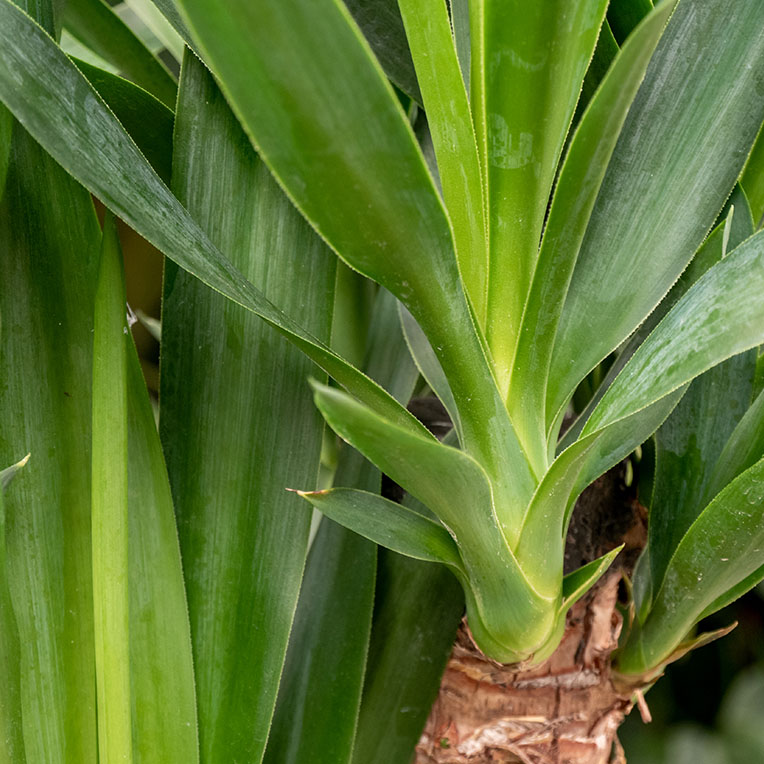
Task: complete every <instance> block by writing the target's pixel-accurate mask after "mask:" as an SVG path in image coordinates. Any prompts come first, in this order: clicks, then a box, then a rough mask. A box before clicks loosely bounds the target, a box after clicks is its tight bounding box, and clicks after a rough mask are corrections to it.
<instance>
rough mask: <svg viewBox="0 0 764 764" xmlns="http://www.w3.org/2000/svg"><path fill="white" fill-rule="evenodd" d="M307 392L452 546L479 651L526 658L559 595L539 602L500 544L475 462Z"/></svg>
mask: <svg viewBox="0 0 764 764" xmlns="http://www.w3.org/2000/svg"><path fill="white" fill-rule="evenodd" d="M313 387H314V389H315V400H316V405H317V406H318V408H319V409H320V411H321V413H322V414H323V415H324V418H325V419H326V421H327V422H328V424H329V426H330V427H331V428H332V429H333V430H334V431H335V432H336V433H337V434H338V435H339V436H340V437H341V438H343V440H346V441H347V442H348V443H350V444H351V445H352V446H353V447H354V448H357V449H358V450H359V451H361V453H363V454H364V456H366V457H367V458H368V459H369V460H370V461H372V462H373V463H374V464H375V465H376V466H377V467H378V468H379V469H380V470H382V471H383V472H384V473H385V474H387V475H389V476H390V477H391V478H392V479H393V480H395V481H396V482H397V483H398V484H399V485H401V486H402V487H403V488H404V490H406V491H408V492H409V493H410V494H411V495H412V496H414V497H415V498H417V499H419V500H420V501H421V502H422V503H423V504H425V506H427V507H428V508H429V509H430V510H431V511H433V512H434V513H435V514H436V515H437V516H438V518H439V519H440V520H441V522H442V523H443V524H444V525H445V526H446V528H447V529H448V530H449V532H450V533H451V534H452V535H453V536H454V538H455V539H456V542H457V544H458V546H459V549H460V552H461V556H462V559H463V561H464V568H465V570H466V572H467V577H468V582H466V581H463V584H464V585H465V586H468V587H469V588H468V590H467V592H466V594H467V595H468V598H470V597H472V598H471V599H470V601H469V604H468V612H469V617H470V628H471V629H472V633H473V636H474V637H475V640H476V642H477V643H478V645H479V646H480V647H481V649H483V651H484V652H486V653H487V654H490V655H492V657H494V658H495V659H496V660H503V661H504V662H508V661H512V660H517V659H518V656H521V655H522V656H524V657H528V656H529V655H530V654H532V653H533V651H534V650H535V648H536V647H537V646H539V645H540V644H542V643H543V642H544V641H545V639H546V637H547V636H548V630H549V629H550V628H551V622H552V620H553V618H554V612H553V605H552V601H553V600H554V599H555V597H556V594H557V592H555V594H554V595H552V596H551V597H550V596H544V595H540V594H539V593H538V592H537V591H536V590H535V589H534V587H533V585H532V584H531V583H529V581H528V580H527V579H526V577H525V574H524V572H523V571H522V570H521V569H520V567H519V566H518V564H517V561H516V560H515V557H514V555H513V553H512V551H511V549H510V546H509V545H508V544H507V542H506V541H505V538H504V535H503V533H502V530H501V529H500V526H499V524H498V521H497V519H496V514H495V513H494V508H493V497H492V495H491V488H490V485H489V483H488V481H487V479H486V476H485V473H484V472H483V470H482V469H481V468H480V466H479V465H478V464H477V462H475V461H474V459H472V458H471V457H470V456H469V455H468V454H466V453H464V452H463V451H458V450H457V449H455V448H452V447H450V446H446V445H444V444H442V443H439V442H437V441H436V440H434V439H432V438H424V437H422V436H420V435H415V434H414V433H410V432H407V431H406V430H403V429H402V428H400V427H398V426H396V425H394V424H392V423H391V422H389V421H386V420H384V419H382V418H381V417H379V416H378V415H376V414H375V413H374V412H372V411H371V410H369V409H368V408H366V407H364V406H363V405H362V404H360V403H358V402H357V401H355V400H353V399H352V398H350V397H349V396H348V395H346V394H345V393H342V392H341V391H339V390H336V389H334V388H329V387H326V386H323V385H319V384H317V383H314V385H313ZM465 507H470V511H469V512H465V511H464V508H465ZM510 530H511V529H510ZM473 591H474V592H475V595H474V596H472V592H473ZM508 597H512V598H513V601H514V602H515V607H514V608H512V610H511V611H508V610H507V609H506V608H504V607H503V606H502V605H501V603H504V602H506V600H507V598H508Z"/></svg>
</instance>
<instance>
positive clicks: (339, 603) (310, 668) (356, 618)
mask: <svg viewBox="0 0 764 764" xmlns="http://www.w3.org/2000/svg"><path fill="white" fill-rule="evenodd" d="M371 471H372V472H375V473H376V470H374V469H373V468H372V469H371ZM377 476H378V473H377ZM297 511H299V510H297ZM303 511H304V510H303ZM375 562H376V547H375V546H374V545H373V544H370V543H369V542H368V541H366V540H365V539H361V538H360V537H358V536H357V535H355V534H354V533H351V532H349V531H347V530H346V529H345V528H343V527H342V526H340V525H337V524H335V523H333V522H331V521H329V520H324V521H322V523H321V525H320V527H319V529H318V533H317V534H316V538H315V540H314V541H313V544H312V546H311V548H310V555H309V557H308V570H307V571H306V576H305V579H304V581H303V585H302V590H301V592H300V602H299V604H298V608H297V615H296V616H295V622H294V626H293V627H292V632H291V634H290V637H289V651H290V652H289V655H288V658H287V662H286V666H285V669H284V674H283V676H282V678H281V683H280V688H279V700H278V705H277V706H276V714H275V716H274V720H273V726H272V728H271V732H270V736H269V738H268V748H267V749H266V753H265V759H264V761H265V763H266V764H288V763H289V762H304V761H311V762H315V763H316V764H321V763H322V762H326V764H342V763H343V762H348V761H349V760H350V755H351V753H352V750H353V738H354V735H355V725H356V719H357V715H358V706H359V704H360V700H361V688H362V685H363V674H364V668H365V663H366V652H367V650H368V646H369V632H370V630H371V614H372V604H373V599H374V578H375ZM327 584H329V585H327Z"/></svg>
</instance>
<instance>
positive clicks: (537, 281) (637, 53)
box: [508, 2, 673, 465]
mask: <svg viewBox="0 0 764 764" xmlns="http://www.w3.org/2000/svg"><path fill="white" fill-rule="evenodd" d="M672 8H673V3H672V2H668V3H663V4H661V5H660V6H659V7H658V8H657V9H656V10H655V11H653V13H652V15H651V16H650V18H649V19H648V20H647V21H646V22H645V23H644V24H643V25H642V26H641V27H640V29H639V30H638V31H637V32H636V33H635V34H634V36H633V37H632V38H631V39H630V40H629V41H628V43H627V44H626V45H625V46H624V48H623V50H622V51H621V52H620V53H619V54H618V55H617V57H616V59H615V61H614V62H613V65H612V67H611V68H610V70H609V71H608V73H607V75H606V76H605V79H604V80H603V82H602V83H601V85H600V87H599V89H598V90H597V93H596V95H595V96H594V98H593V99H592V101H591V102H590V104H589V107H588V108H587V110H586V112H585V113H584V116H583V117H582V119H581V122H580V123H579V126H578V128H577V130H576V132H575V135H574V137H573V140H572V142H571V145H570V148H569V150H568V154H567V156H566V159H565V163H564V164H563V167H562V171H561V173H560V178H559V181H558V183H557V190H556V191H555V194H554V199H553V201H552V207H551V210H550V213H549V220H548V222H547V226H546V230H545V232H544V238H543V240H542V243H541V251H540V254H539V259H538V263H537V265H536V270H535V273H534V274H533V283H532V285H531V289H530V293H529V294H528V301H527V303H526V306H525V313H524V315H523V320H522V330H521V333H520V336H519V338H518V346H517V355H516V357H515V363H514V371H513V374H512V380H511V384H510V390H509V397H508V406H509V411H510V414H511V415H512V421H513V423H514V425H515V427H516V429H517V431H518V434H519V435H520V437H521V439H522V440H523V441H524V443H525V444H526V450H527V452H528V453H529V454H531V455H532V458H533V459H534V461H535V463H536V464H538V465H545V463H546V450H547V449H546V426H545V418H544V405H545V397H546V380H547V375H548V373H549V366H550V364H551V359H552V348H553V345H554V337H555V334H556V332H557V324H558V321H559V318H560V315H561V313H562V306H563V302H564V299H565V293H566V292H567V289H568V285H569V283H570V279H571V276H572V274H573V269H574V267H575V264H576V259H577V256H578V252H579V249H580V247H581V242H582V241H583V238H584V234H585V232H586V227H587V225H588V222H589V218H590V216H591V213H592V210H593V208H594V204H595V200H596V198H597V193H598V191H599V188H600V185H601V184H602V179H603V178H604V176H605V170H606V168H607V165H608V162H609V161H610V157H611V155H612V153H613V150H614V148H615V145H616V140H617V139H618V135H619V133H620V130H621V127H622V125H623V123H624V120H625V119H626V114H627V112H628V110H629V106H630V105H631V102H632V100H633V98H634V95H635V94H636V92H637V89H638V88H639V85H640V83H641V82H642V79H643V77H644V73H645V70H646V68H647V65H648V62H649V61H650V56H651V55H652V52H653V50H654V49H655V46H656V44H657V43H658V39H659V37H660V34H661V32H662V31H663V27H664V26H665V23H666V21H667V19H668V17H669V15H670V13H671V10H672Z"/></svg>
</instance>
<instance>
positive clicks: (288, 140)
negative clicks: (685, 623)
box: [181, 0, 535, 523]
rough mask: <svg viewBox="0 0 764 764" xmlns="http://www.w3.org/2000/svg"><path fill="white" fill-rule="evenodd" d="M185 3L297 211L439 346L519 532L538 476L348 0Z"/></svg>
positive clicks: (411, 146) (466, 420) (427, 182)
mask: <svg viewBox="0 0 764 764" xmlns="http://www.w3.org/2000/svg"><path fill="white" fill-rule="evenodd" d="M181 5H182V7H183V9H184V11H185V12H186V14H187V15H188V17H189V20H190V23H191V27H192V30H193V31H194V33H195V36H196V37H197V38H198V39H199V41H200V44H201V47H202V50H203V52H204V53H205V54H206V56H205V57H206V59H207V60H208V61H209V62H210V63H211V65H212V67H213V69H214V70H215V72H216V74H217V75H218V77H219V79H220V80H221V82H222V87H223V91H224V93H225V94H226V97H227V98H228V100H229V102H230V103H231V104H232V108H233V110H234V112H235V113H236V114H237V116H238V117H239V118H240V120H241V122H242V124H243V125H244V128H245V130H247V132H248V134H249V135H250V137H251V138H252V140H253V142H254V144H255V145H256V146H257V147H258V149H259V150H260V151H261V154H262V156H263V159H264V160H265V161H266V163H268V165H269V166H270V168H271V170H272V171H273V173H274V175H275V176H276V177H277V178H278V180H279V182H280V183H281V185H282V186H283V187H284V188H285V189H286V191H287V193H288V194H289V195H290V197H291V198H292V200H293V202H294V203H295V204H296V206H297V207H298V208H299V209H300V210H301V212H302V213H303V214H304V215H305V217H306V218H307V219H308V220H309V221H311V223H312V225H313V226H314V227H315V228H316V230H317V231H318V232H319V233H320V234H321V235H322V236H323V237H324V238H325V239H326V241H327V242H328V243H329V244H330V245H331V246H332V247H333V248H334V249H335V250H336V251H337V252H338V253H339V254H340V255H341V256H342V257H343V258H344V259H345V260H346V261H347V262H348V263H349V264H350V265H351V266H352V267H353V268H355V269H356V270H358V271H360V272H361V273H363V274H364V275H365V276H368V277H369V278H372V279H374V280H375V281H377V282H378V283H380V284H382V285H383V286H384V287H385V288H387V289H389V290H390V291H391V292H392V293H393V294H394V295H395V296H396V297H398V299H399V300H401V302H403V303H404V305H406V307H407V308H408V309H409V310H410V311H411V313H412V314H413V315H414V317H415V318H416V320H417V321H418V322H419V325H420V326H421V327H422V329H423V330H424V332H425V333H426V335H427V336H428V338H429V339H430V342H431V343H432V346H433V349H434V350H435V352H436V354H437V355H438V358H439V360H440V362H441V365H442V366H443V370H444V371H445V373H446V374H447V376H448V378H449V383H450V385H451V389H452V391H453V394H454V398H455V400H456V403H457V405H458V406H459V409H460V412H461V418H462V424H463V430H464V435H465V449H466V450H469V451H470V452H471V453H472V454H473V455H475V456H476V457H477V458H479V460H480V462H481V465H482V466H483V467H484V468H485V470H486V471H487V472H488V474H489V475H490V477H491V480H492V481H493V485H494V488H495V491H496V493H497V494H500V495H501V496H502V497H504V496H506V497H507V498H506V502H505V503H506V504H507V510H506V511H507V513H508V515H509V517H510V520H509V522H515V523H516V522H517V521H518V520H519V518H520V516H521V514H522V507H524V505H525V501H526V500H527V498H528V497H529V496H530V493H531V492H532V489H533V485H534V482H535V481H534V477H533V475H532V473H531V471H530V469H529V468H528V465H527V462H526V459H525V457H524V455H523V453H522V450H521V448H520V446H519V443H518V442H517V438H516V437H515V434H514V432H513V430H512V426H511V423H510V421H509V418H508V417H507V415H506V410H505V408H504V405H503V403H502V400H501V398H500V396H499V395H498V393H497V391H496V388H495V383H494V379H493V377H492V375H491V370H490V367H489V364H488V361H487V359H486V355H485V350H484V347H483V344H482V342H481V337H480V335H479V332H478V331H476V329H475V327H474V323H473V318H472V314H471V312H470V309H469V305H468V303H467V299H466V297H465V295H464V293H463V290H462V285H461V282H460V278H459V272H458V267H457V263H456V257H455V255H454V251H453V245H452V240H451V230H450V225H449V221H448V219H447V217H446V214H445V210H444V209H443V205H442V202H441V200H440V197H439V196H438V193H437V191H436V189H435V186H434V184H433V180H432V178H431V177H430V175H429V173H428V171H427V168H426V166H425V164H424V161H423V157H422V153H421V151H420V149H419V146H418V145H417V143H416V139H415V137H414V134H413V132H412V130H411V128H410V126H409V123H408V121H407V119H406V117H405V115H404V113H403V111H402V109H401V107H400V104H399V103H398V101H397V98H396V96H395V94H394V93H393V91H392V88H391V87H390V86H389V83H388V82H387V81H386V80H385V78H384V76H383V74H382V72H381V70H380V69H379V66H378V64H377V63H376V62H375V60H374V59H373V57H372V56H371V54H370V51H369V50H368V47H367V46H366V45H365V43H364V41H363V39H362V38H361V37H360V34H359V31H358V29H357V28H356V27H355V25H354V24H353V23H352V19H351V18H349V16H348V13H347V11H346V10H345V9H344V7H343V6H342V5H341V4H340V3H338V2H336V0H322V2H319V3H311V4H305V3H303V2H301V0H265V2H264V3H261V4H260V5H258V6H257V7H255V6H253V5H251V4H250V3H248V2H246V1H245V0H236V2H230V0H225V2H224V1H223V0H205V1H204V2H200V0H184V1H183V2H182V3H181ZM266 11H267V12H266ZM326 39H331V40H332V41H333V43H332V45H331V46H327V45H325V44H324V40H326ZM295 51H300V55H299V56H297V55H294V52H295ZM340 51H341V53H340ZM338 92H340V93H341V94H342V95H341V97H339V98H338V96H337V93H338ZM359 220H363V221H364V224H363V225H362V226H361V225H358V221H359ZM412 252H414V253H416V256H415V257H412ZM327 370H328V371H329V373H330V374H331V375H332V376H334V378H335V379H337V380H338V381H339V382H340V383H341V384H344V383H343V382H342V380H341V379H340V378H338V377H337V375H336V373H335V372H334V371H332V370H331V369H327ZM478 391H480V393H478ZM385 416H386V417H387V418H390V417H389V415H386V414H385ZM502 511H503V510H502Z"/></svg>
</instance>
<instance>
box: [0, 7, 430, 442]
mask: <svg viewBox="0 0 764 764" xmlns="http://www.w3.org/2000/svg"><path fill="white" fill-rule="evenodd" d="M0 43H1V44H2V46H3V50H4V56H3V58H2V60H0V98H1V99H2V100H3V101H5V102H6V103H7V105H8V106H9V108H10V109H11V111H13V112H14V114H16V116H17V117H18V118H20V120H21V121H22V122H23V123H24V125H25V126H26V127H27V129H29V130H30V131H31V132H32V133H33V134H34V136H35V137H36V138H37V140H39V141H40V142H41V143H42V144H43V146H44V147H45V149H46V150H47V151H48V152H49V153H50V154H51V155H52V156H53V157H54V158H55V159H56V160H57V161H58V162H60V164H61V165H62V166H63V167H64V168H65V169H66V170H68V171H69V172H70V173H71V174H72V175H74V176H75V177H76V178H77V179H78V180H79V181H80V182H82V183H83V185H84V186H85V187H86V188H88V189H90V190H91V191H92V192H93V193H95V194H96V195H97V196H98V197H99V198H100V199H101V200H102V201H103V202H104V203H105V204H106V206H107V207H109V208H110V209H112V210H113V211H114V212H116V213H117V214H118V215H119V216H120V217H121V218H122V219H123V220H124V221H125V222H127V223H128V224H129V225H130V226H131V227H132V228H133V229H134V230H135V231H137V232H138V233H140V234H141V235H142V236H143V237H144V238H145V239H147V240H148V241H150V242H151V243H152V244H154V245H155V246H156V247H158V248H159V249H160V250H162V251H163V252H164V253H165V254H167V255H168V257H171V259H174V261H175V262H177V263H179V264H180V265H182V267H183V268H184V269H185V270H187V271H188V272H190V273H193V274H194V275H196V276H198V277H199V278H200V279H201V280H202V281H204V282H205V283H206V284H208V285H209V286H211V287H212V288H213V289H215V290H217V291H219V292H221V293H223V294H225V295H226V297H228V298H229V299H231V300H232V301H233V302H236V303H238V304H240V305H243V306H244V307H246V308H247V309H248V310H250V311H252V312H254V313H256V314H257V315H259V316H260V317H261V318H263V319H264V320H265V321H266V322H268V323H269V324H270V325H271V326H273V327H275V328H277V330H278V331H280V332H281V333H283V334H284V335H285V336H287V337H288V338H289V339H290V340H291V341H292V342H294V343H295V344H296V345H297V346H298V347H299V348H300V349H301V350H302V351H303V352H304V353H306V354H307V355H309V356H310V357H311V358H312V359H313V360H315V361H316V362H317V363H318V364H319V365H322V367H326V370H327V371H328V372H329V373H330V374H331V375H332V377H334V379H336V380H337V381H338V382H339V383H340V384H342V385H344V386H346V387H347V388H348V389H349V390H351V391H353V393H354V394H356V395H358V396H359V398H361V399H362V400H365V401H366V402H367V403H369V405H372V406H376V407H378V408H379V410H380V411H381V412H384V413H385V416H387V417H389V418H391V419H393V420H395V421H398V422H399V423H401V424H403V425H404V426H407V427H411V428H413V429H415V430H418V431H420V432H425V430H424V428H423V427H422V426H421V425H419V424H418V423H417V422H416V420H415V419H414V417H412V416H411V415H410V414H408V412H407V411H406V410H405V409H403V408H402V407H401V406H400V405H398V404H396V403H395V401H394V399H393V398H391V397H390V396H389V395H388V394H387V393H385V392H384V390H382V389H381V388H379V387H378V386H377V385H374V384H373V383H372V382H371V381H370V380H369V379H368V378H366V377H365V376H364V375H362V374H361V373H360V372H358V371H357V370H356V369H354V368H353V367H352V366H350V365H349V364H347V363H346V362H345V361H344V360H343V359H341V358H340V357H338V356H337V355H336V354H334V353H332V352H331V351H330V350H329V349H328V348H327V347H326V345H325V344H324V343H322V342H321V341H320V340H318V339H316V338H315V337H313V336H311V334H310V333H308V332H306V331H305V330H304V329H303V328H302V327H301V326H300V325H299V324H297V323H296V322H295V321H294V320H293V319H291V318H290V317H288V316H287V315H285V314H284V313H283V312H282V311H280V310H279V309H278V308H277V307H276V306H275V305H273V303H272V302H270V301H269V300H268V299H267V298H265V297H264V295H263V294H262V292H261V291H259V290H258V289H256V288H255V287H254V286H252V284H251V283H250V282H248V281H247V280H246V279H245V278H244V277H243V276H242V274H241V272H240V271H239V270H238V269H236V268H235V267H234V266H233V265H232V264H231V263H230V261H228V260H226V259H225V257H223V255H221V253H220V251H219V250H218V249H217V248H216V247H215V246H214V245H213V244H212V243H211V242H210V240H209V238H208V237H207V236H206V234H205V233H204V232H203V231H202V230H201V228H199V226H198V224H197V223H196V222H195V221H194V220H193V218H191V216H190V215H189V214H188V212H187V211H186V209H185V208H184V207H183V206H182V205H181V204H180V202H179V201H178V200H177V199H176V198H175V197H174V196H173V195H172V194H171V193H170V192H169V191H168V189H167V188H166V187H165V186H164V184H162V182H161V181H160V180H159V178H158V176H157V175H156V174H155V173H154V171H153V170H152V169H151V167H150V165H149V164H148V162H146V160H145V159H144V157H143V156H142V155H141V153H140V151H139V150H138V148H137V147H136V146H135V144H134V143H133V142H132V141H131V140H130V138H129V137H128V136H127V134H126V133H125V131H124V129H123V128H122V126H121V125H120V123H119V122H118V121H117V120H116V119H115V118H114V116H113V115H112V114H111V112H110V111H109V110H108V109H107V108H106V107H105V106H104V104H103V102H102V101H101V99H100V98H99V96H98V95H97V94H96V92H95V91H94V90H93V89H92V87H91V86H90V84H89V83H88V82H87V80H86V79H85V78H84V77H83V76H82V74H81V73H80V72H79V71H78V70H77V68H76V67H75V66H74V64H72V63H71V62H70V61H69V59H68V58H67V57H66V56H65V55H64V54H63V53H62V52H61V51H60V50H59V49H58V48H57V47H56V46H55V45H54V43H53V41H52V40H51V39H50V38H49V37H48V36H47V35H46V34H45V33H44V32H43V31H42V30H41V29H40V28H39V27H37V26H36V25H35V24H34V23H33V22H31V21H30V19H29V18H28V17H27V16H26V15H25V14H23V13H21V12H20V11H19V10H18V9H17V8H16V7H15V6H13V5H12V4H11V3H10V2H9V0H0ZM19 78H20V79H19ZM62 94H65V96H64V97H63V98H62ZM85 115H86V116H87V118H85Z"/></svg>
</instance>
